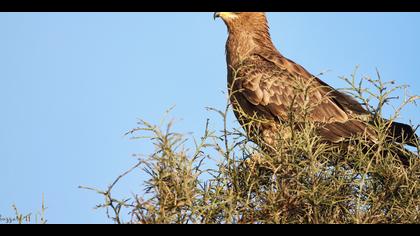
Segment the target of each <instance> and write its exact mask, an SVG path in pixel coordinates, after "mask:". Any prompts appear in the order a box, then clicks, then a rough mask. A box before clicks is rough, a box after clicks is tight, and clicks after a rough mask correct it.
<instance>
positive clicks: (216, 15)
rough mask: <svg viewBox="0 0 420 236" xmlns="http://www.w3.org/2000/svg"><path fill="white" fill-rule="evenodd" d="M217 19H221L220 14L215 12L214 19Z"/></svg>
mask: <svg viewBox="0 0 420 236" xmlns="http://www.w3.org/2000/svg"><path fill="white" fill-rule="evenodd" d="M217 17H220V12H215V13H214V14H213V19H214V20H216V18H217Z"/></svg>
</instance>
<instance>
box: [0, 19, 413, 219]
mask: <svg viewBox="0 0 420 236" xmlns="http://www.w3.org/2000/svg"><path fill="white" fill-rule="evenodd" d="M268 17H269V21H270V26H271V32H272V37H273V40H274V42H275V44H276V45H277V47H278V49H279V50H280V51H281V52H282V53H283V54H284V55H285V56H287V57H289V58H291V59H292V60H294V61H296V62H298V63H300V64H301V65H303V66H304V67H305V68H307V69H308V70H309V71H311V72H312V73H314V74H318V73H320V72H324V71H327V70H329V71H330V72H328V73H327V74H326V75H324V76H322V77H321V78H322V79H323V80H324V81H326V82H327V83H329V84H331V85H333V86H335V87H340V86H343V83H341V82H339V80H338V76H341V75H349V74H351V73H352V71H353V69H354V68H355V66H356V65H360V67H361V68H360V73H359V74H360V75H372V76H373V75H374V74H375V73H374V72H375V68H378V69H379V70H380V72H381V74H382V77H383V79H384V80H396V81H397V82H398V83H400V84H409V85H411V86H412V88H411V92H412V93H413V94H420V82H419V81H420V77H419V76H420V44H419V42H420V31H419V30H418V29H419V25H420V14H418V13H268ZM0 32H1V36H0V109H1V112H0V114H1V115H0V160H1V164H0V199H1V200H0V214H1V215H3V216H11V215H13V213H12V208H11V205H12V204H13V203H16V204H17V206H18V207H19V209H20V210H21V211H22V212H24V213H26V212H36V211H37V210H39V209H40V207H41V197H42V193H44V194H45V198H46V203H47V206H48V210H47V218H48V220H49V222H51V223H107V222H109V221H108V220H107V219H106V217H105V214H104V212H103V211H94V210H93V206H94V205H95V204H96V203H99V202H100V201H102V198H101V197H100V196H99V195H96V194H94V193H91V192H89V191H84V190H80V189H78V188H77V186H79V185H87V186H94V187H100V188H104V187H106V186H107V184H109V183H110V182H111V181H112V180H113V179H114V178H115V177H116V176H117V175H118V174H120V173H122V172H123V171H124V170H126V169H127V168H128V167H129V166H131V165H132V164H133V163H135V160H134V159H133V158H132V157H131V155H132V154H134V153H150V152H151V151H152V149H151V147H150V145H147V144H144V143H142V142H139V141H132V140H129V138H127V137H124V135H123V134H124V133H125V132H126V131H128V130H130V129H131V128H134V127H135V126H136V121H137V118H143V119H146V120H149V121H158V119H160V118H161V117H162V115H163V113H164V111H165V110H166V109H167V108H169V107H171V106H172V105H176V108H175V110H174V112H173V113H172V116H174V117H176V118H178V119H181V120H180V121H179V122H178V126H177V130H179V131H182V132H193V133H194V135H196V136H199V135H200V134H201V133H202V130H203V127H204V126H203V125H204V123H205V121H206V118H207V117H210V118H213V117H214V115H212V114H210V113H208V112H206V110H205V107H207V106H213V107H217V108H223V107H224V104H225V96H224V95H223V94H222V91H224V90H225V87H226V78H225V77H226V71H225V69H226V66H225V58H224V53H225V48H224V43H225V40H226V36H227V34H226V28H225V26H224V24H223V23H222V22H221V21H220V20H218V21H213V18H212V13H0ZM419 114H420V110H419V108H418V107H417V108H412V109H409V110H407V111H405V113H404V117H403V120H404V121H407V120H408V119H412V120H413V121H414V122H416V123H419V122H420V118H419V117H420V116H419ZM213 127H214V128H216V129H220V126H217V125H216V123H214V125H213ZM138 177H139V176H138V173H137V176H136V174H134V175H133V176H131V177H129V178H128V179H127V180H125V181H124V182H123V183H122V185H121V187H120V188H119V189H120V191H121V193H128V194H130V193H131V192H138V190H139V189H141V188H142V186H141V183H140V181H139V180H138Z"/></svg>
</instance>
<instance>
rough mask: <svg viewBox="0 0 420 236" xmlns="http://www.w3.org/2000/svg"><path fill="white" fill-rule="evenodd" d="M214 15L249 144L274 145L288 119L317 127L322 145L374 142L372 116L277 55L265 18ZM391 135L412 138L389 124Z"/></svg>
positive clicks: (258, 14)
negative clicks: (221, 28) (360, 138)
mask: <svg viewBox="0 0 420 236" xmlns="http://www.w3.org/2000/svg"><path fill="white" fill-rule="evenodd" d="M214 16H215V18H216V17H220V18H222V19H223V21H224V22H225V24H226V26H227V28H228V32H229V37H228V40H227V43H226V59H227V70H228V88H229V94H230V98H231V103H232V105H233V108H234V112H235V115H236V117H237V118H238V120H239V122H240V123H241V125H242V126H243V127H244V129H245V130H246V131H247V132H248V134H249V135H251V138H252V139H254V140H255V139H256V137H258V138H261V139H262V140H263V142H264V145H265V146H270V145H274V142H275V141H274V140H275V137H276V136H278V135H279V132H286V131H285V130H284V129H283V128H282V127H281V124H282V123H283V122H284V121H290V119H291V117H293V119H295V121H296V123H299V122H300V121H303V120H309V121H313V122H315V123H317V124H319V128H318V132H319V135H320V136H321V137H322V138H323V139H324V140H325V141H327V142H331V143H340V142H341V141H343V140H345V139H346V138H350V137H352V136H355V135H365V137H366V138H367V139H369V140H372V141H375V134H374V132H373V130H371V128H369V125H368V123H369V119H370V117H371V116H370V114H369V113H368V112H367V111H366V110H365V109H364V108H363V107H362V106H361V105H360V104H359V103H358V102H357V101H356V100H355V99H353V98H352V97H350V96H348V95H346V94H343V93H341V92H339V91H337V90H335V89H334V88H332V87H331V86H329V85H328V84H326V83H324V82H322V81H321V80H320V79H318V78H317V77H315V76H313V75H312V74H310V73H309V72H308V71H307V70H305V69H304V68H303V67H302V66H300V65H298V64H296V63H295V62H293V61H291V60H289V59H287V58H286V57H284V56H283V55H282V54H280V52H279V51H277V49H276V48H275V47H274V45H273V43H272V41H271V38H270V34H269V27H268V24H267V19H266V16H265V14H264V13H262V12H216V13H215V15H214ZM291 114H293V116H291ZM303 117H306V118H305V119H304V118H303ZM255 120H257V121H258V122H254V121H255ZM365 121H367V122H365ZM392 130H393V132H394V133H395V135H396V136H397V139H398V135H400V136H401V135H402V133H405V136H407V137H408V136H415V134H414V131H413V130H412V129H411V128H410V127H409V126H407V125H404V124H399V123H394V124H393V128H392ZM402 131H404V132H402ZM281 135H286V133H281ZM402 138H403V137H400V140H401V139H402ZM404 138H405V137H404Z"/></svg>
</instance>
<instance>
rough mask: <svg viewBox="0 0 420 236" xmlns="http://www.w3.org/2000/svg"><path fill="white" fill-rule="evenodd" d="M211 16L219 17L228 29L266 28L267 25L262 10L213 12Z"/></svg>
mask: <svg viewBox="0 0 420 236" xmlns="http://www.w3.org/2000/svg"><path fill="white" fill-rule="evenodd" d="M213 18H214V19H216V18H221V19H222V20H223V21H224V22H225V24H226V26H227V27H228V29H229V31H231V30H234V29H240V30H241V31H248V30H253V29H261V28H266V26H267V19H266V16H265V13H264V12H215V13H214V15H213Z"/></svg>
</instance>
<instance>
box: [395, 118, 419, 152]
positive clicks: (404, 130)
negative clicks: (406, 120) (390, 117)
mask: <svg viewBox="0 0 420 236" xmlns="http://www.w3.org/2000/svg"><path fill="white" fill-rule="evenodd" d="M389 132H390V133H389V136H390V138H392V139H393V140H394V141H395V142H398V143H403V144H407V145H410V146H413V147H417V146H419V144H420V138H419V137H418V136H417V135H416V131H415V130H414V129H413V128H412V127H411V126H410V125H407V124H403V123H399V122H392V123H391V127H390V130H389Z"/></svg>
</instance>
